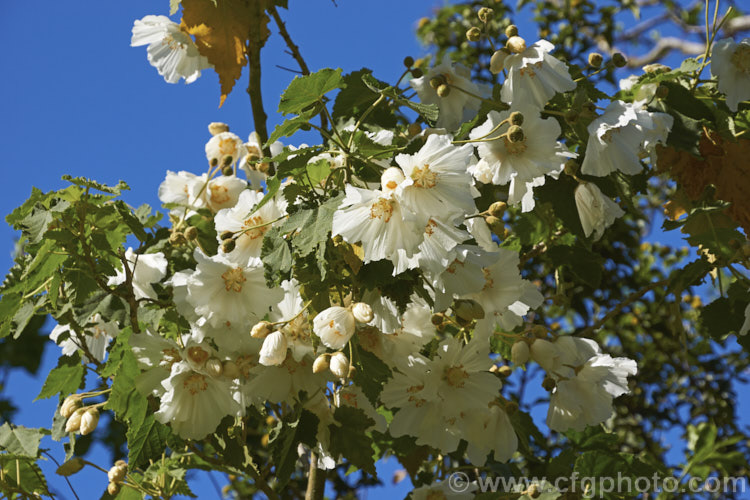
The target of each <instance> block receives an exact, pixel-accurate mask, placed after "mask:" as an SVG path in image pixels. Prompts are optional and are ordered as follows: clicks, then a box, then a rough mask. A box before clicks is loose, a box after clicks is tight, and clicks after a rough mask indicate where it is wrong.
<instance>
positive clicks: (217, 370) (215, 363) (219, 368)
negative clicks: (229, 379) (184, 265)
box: [204, 358, 224, 377]
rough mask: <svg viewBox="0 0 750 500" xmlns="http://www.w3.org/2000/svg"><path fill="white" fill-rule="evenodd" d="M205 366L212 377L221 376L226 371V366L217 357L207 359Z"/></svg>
mask: <svg viewBox="0 0 750 500" xmlns="http://www.w3.org/2000/svg"><path fill="white" fill-rule="evenodd" d="M204 368H205V370H206V372H207V373H208V374H209V375H211V376H212V377H220V376H221V374H222V373H223V372H224V366H223V365H222V363H221V360H219V359H216V358H209V359H208V361H206V366H204Z"/></svg>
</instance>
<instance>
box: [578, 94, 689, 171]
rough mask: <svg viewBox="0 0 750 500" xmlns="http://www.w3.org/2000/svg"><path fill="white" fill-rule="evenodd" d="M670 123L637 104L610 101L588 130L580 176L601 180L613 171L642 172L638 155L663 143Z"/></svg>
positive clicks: (646, 152)
mask: <svg viewBox="0 0 750 500" xmlns="http://www.w3.org/2000/svg"><path fill="white" fill-rule="evenodd" d="M673 121H674V119H673V118H672V117H671V116H670V115H668V114H666V113H650V112H648V111H645V110H643V109H642V105H641V103H626V102H622V101H612V102H611V103H610V104H609V106H607V109H605V110H604V114H603V115H602V116H600V117H599V118H597V119H596V120H594V121H592V122H591V124H590V125H589V126H588V131H589V141H588V144H587V145H586V156H585V157H584V159H583V164H582V165H581V173H583V174H586V175H595V176H598V177H602V176H605V175H608V174H610V173H612V172H614V171H616V170H619V171H621V172H623V173H626V174H629V175H634V174H637V173H638V172H640V171H641V170H642V168H643V166H642V165H641V161H640V158H641V154H646V155H647V154H648V153H649V152H650V151H651V150H652V149H653V147H654V146H655V145H656V143H657V142H665V141H666V139H667V135H668V134H669V129H670V128H671V127H672V122H673Z"/></svg>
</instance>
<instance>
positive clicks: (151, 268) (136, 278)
mask: <svg viewBox="0 0 750 500" xmlns="http://www.w3.org/2000/svg"><path fill="white" fill-rule="evenodd" d="M125 260H126V261H127V262H128V267H129V268H130V273H131V274H132V277H133V280H132V285H133V292H134V294H135V298H136V300H140V299H143V298H147V297H148V298H151V299H156V292H155V291H154V288H153V287H152V286H151V283H158V282H160V281H161V280H162V279H164V277H165V276H166V275H167V259H166V258H164V254H163V253H161V252H158V253H144V254H136V253H135V252H133V249H132V248H128V249H127V251H126V252H125ZM125 279H126V275H125V270H124V269H118V270H117V274H116V275H114V276H111V277H110V278H109V280H108V281H107V285H109V286H113V285H114V286H117V285H121V284H123V283H125Z"/></svg>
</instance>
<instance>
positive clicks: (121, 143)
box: [0, 0, 750, 498]
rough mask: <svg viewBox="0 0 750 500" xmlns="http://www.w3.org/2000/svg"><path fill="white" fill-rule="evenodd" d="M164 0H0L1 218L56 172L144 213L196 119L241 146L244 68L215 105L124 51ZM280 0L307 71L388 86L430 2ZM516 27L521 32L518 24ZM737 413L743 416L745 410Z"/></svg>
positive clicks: (16, 391) (202, 90)
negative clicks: (111, 192) (120, 191)
mask: <svg viewBox="0 0 750 500" xmlns="http://www.w3.org/2000/svg"><path fill="white" fill-rule="evenodd" d="M168 3H169V2H168V1H167V0H158V1H154V0H149V1H146V0H128V1H126V2H111V1H106V2H105V1H102V0H96V1H94V0H76V1H67V2H24V1H4V2H2V3H0V44H1V45H2V46H3V47H5V50H4V60H3V63H4V64H3V66H4V71H3V73H4V74H3V78H2V79H0V113H1V116H2V118H3V120H2V124H1V125H0V127H1V132H2V133H0V146H2V151H3V161H2V167H0V168H2V174H3V182H2V183H0V214H2V215H3V217H4V216H5V215H6V214H8V213H9V212H10V211H11V210H12V209H13V208H15V207H16V206H18V205H19V204H21V203H22V202H23V201H24V200H25V199H26V198H27V197H28V195H29V193H30V191H31V186H32V185H33V186H36V187H38V188H40V189H42V190H43V191H48V190H52V189H57V188H60V187H62V186H63V185H64V183H63V182H62V181H61V180H60V177H61V176H62V175H63V174H72V175H77V176H85V177H90V178H94V179H97V180H99V181H102V182H106V183H114V182H116V181H117V180H120V179H122V180H125V181H126V182H128V183H129V184H130V186H131V187H132V191H131V192H128V193H126V194H125V199H126V201H128V202H129V203H130V204H131V205H134V206H137V205H140V204H142V203H149V204H151V205H152V206H158V198H157V195H156V193H157V188H158V186H159V183H160V182H161V181H162V180H163V178H164V175H165V171H166V170H167V169H170V170H189V171H193V172H195V173H200V172H201V171H202V170H203V169H204V168H205V165H206V161H205V156H204V149H203V148H204V145H205V142H206V140H207V139H208V138H209V134H208V131H207V128H206V126H207V124H208V123H209V122H212V121H221V122H226V123H228V124H229V125H230V127H231V129H232V131H234V132H236V133H237V134H238V135H240V136H241V137H243V138H244V137H246V136H247V135H248V134H249V132H251V131H252V130H253V127H252V119H251V110H250V103H249V99H248V98H247V94H246V93H245V92H244V89H245V88H246V86H247V83H246V77H247V75H246V74H244V75H243V78H242V79H241V80H240V81H239V82H238V84H237V87H236V89H235V92H234V93H233V94H231V95H230V96H229V98H228V99H227V101H226V103H225V104H224V106H223V107H222V108H221V109H219V108H218V102H219V87H218V80H217V77H216V76H215V74H213V73H212V72H211V71H206V72H205V73H204V75H203V76H202V77H201V78H199V79H198V81H197V82H195V83H193V84H191V85H184V84H177V85H170V84H167V83H165V82H164V80H163V79H162V78H161V77H160V76H159V75H158V73H157V72H156V70H155V69H154V68H152V67H151V66H150V65H149V64H148V62H147V60H146V50H145V47H137V48H131V47H130V46H129V45H130V30H131V27H132V24H133V21H134V20H135V19H140V18H142V17H143V16H145V15H148V14H165V15H166V14H168ZM289 3H290V4H291V7H292V9H291V11H289V12H286V11H283V10H282V11H281V13H282V16H283V17H284V18H285V19H286V20H287V25H288V28H289V31H290V32H291V34H292V36H293V38H294V39H295V41H296V42H297V44H298V45H299V46H300V47H301V51H302V53H303V55H304V57H305V59H306V60H307V62H308V65H309V66H310V68H311V69H313V70H316V69H320V68H323V67H334V68H335V67H342V68H343V69H344V71H345V72H348V71H353V70H357V69H360V68H362V67H369V68H371V69H373V70H374V72H375V75H376V76H377V77H379V78H381V79H383V80H386V81H393V80H395V79H396V78H397V77H398V75H399V74H400V72H401V71H402V69H403V67H402V65H401V61H402V59H403V58H404V56H407V55H411V56H413V57H415V58H416V57H419V56H421V55H424V54H425V53H426V52H425V49H424V48H422V47H421V46H420V45H419V44H418V42H417V40H416V37H415V35H414V31H415V26H416V22H417V20H418V19H419V18H421V17H423V16H428V15H429V14H430V12H431V9H432V7H433V6H434V5H437V4H439V3H441V2H439V0H409V1H405V0H378V1H374V2H373V1H362V0H338V2H337V3H338V7H336V6H334V4H333V2H331V1H330V0H289ZM518 21H522V19H517V22H518ZM519 24H521V25H522V28H523V25H524V24H525V23H521V22H519ZM270 26H271V31H272V33H273V35H272V37H271V39H270V40H269V42H268V44H267V46H266V48H265V49H264V51H263V64H264V66H263V82H264V86H263V89H262V90H263V95H264V98H265V102H266V111H267V112H268V113H269V129H272V128H273V126H274V125H275V124H276V123H278V122H279V121H280V120H279V116H278V115H277V114H276V113H275V110H276V106H277V104H278V98H279V95H280V93H281V92H282V91H283V89H284V88H285V87H286V85H287V84H288V83H289V81H290V80H291V78H292V77H293V75H292V74H291V73H289V72H288V71H285V70H282V69H279V68H277V67H276V66H275V64H280V65H282V66H287V67H295V64H294V61H293V60H292V59H291V57H289V56H288V55H286V54H285V53H284V52H283V50H284V45H283V41H282V40H281V38H280V37H279V36H278V35H277V30H276V28H275V26H274V25H273V23H272V24H271V25H270ZM622 76H623V77H624V76H625V75H624V74H623V75H622ZM296 142H297V141H293V143H296ZM15 236H16V235H15V233H14V231H12V230H11V229H10V228H9V227H8V226H7V225H6V224H5V223H4V222H3V223H0V272H2V273H4V272H5V271H6V270H7V269H8V268H9V267H10V265H11V262H12V261H11V257H10V254H11V252H12V249H13V240H14V238H15ZM659 237H660V235H655V237H654V238H653V239H658V238H659ZM58 353H59V351H58V350H57V348H56V347H55V346H54V345H51V344H50V345H49V346H48V349H47V350H46V352H45V357H44V363H43V367H42V369H41V373H40V377H37V378H31V377H28V376H27V375H26V374H24V373H23V372H20V371H16V372H14V373H13V375H12V376H11V377H10V382H11V384H10V387H8V388H7V389H8V390H9V391H10V393H11V394H13V396H14V399H15V403H16V405H17V406H19V407H20V408H21V410H20V411H19V413H18V415H17V418H16V423H19V424H22V425H26V426H31V427H40V426H41V427H49V426H50V424H51V418H52V414H53V412H54V409H55V402H54V401H52V400H46V401H43V402H37V403H35V404H34V405H31V400H32V399H33V398H34V396H35V395H36V394H37V393H38V391H39V388H40V387H41V384H42V382H43V380H44V378H45V376H46V371H47V370H49V369H50V368H51V367H52V366H54V364H55V362H56V359H57V356H58ZM744 404H745V405H746V403H744ZM741 410H742V409H741ZM742 411H744V413H745V414H750V409H749V408H747V406H745V407H744V410H742ZM536 416H539V417H540V419H543V418H544V415H543V414H542V415H536V414H535V417H536ZM43 444H44V445H47V446H49V447H51V448H52V449H53V453H54V454H55V456H56V457H57V458H60V457H61V451H60V450H61V448H60V445H59V443H52V442H51V441H49V440H46V441H44V442H43ZM96 456H97V457H100V458H101V460H96V461H98V462H100V463H101V464H102V465H104V466H105V468H106V467H108V464H107V463H106V461H107V460H108V457H106V455H104V456H103V455H102V453H101V451H100V452H99V453H96ZM675 458H676V457H675ZM397 468H398V466H397V464H396V463H395V460H394V459H391V461H390V462H389V463H388V464H386V465H384V466H381V467H380V471H381V475H382V479H383V481H384V483H385V484H386V485H387V486H389V488H392V487H391V486H390V474H391V472H392V471H393V470H395V469H397ZM44 469H45V473H46V474H47V477H48V479H49V480H50V483H51V485H52V487H53V491H55V492H56V493H57V492H59V493H60V496H59V498H72V495H71V494H70V491H69V490H68V489H67V486H66V485H65V483H64V482H63V481H62V480H61V478H59V477H58V476H55V475H54V466H47V467H44ZM89 470H90V469H87V472H83V473H80V474H79V475H76V476H73V477H71V482H72V483H73V484H74V486H75V488H76V490H77V491H78V493H79V495H81V498H93V497H98V495H99V494H100V493H101V491H102V490H103V489H104V488H106V478H105V477H104V475H103V474H102V473H100V472H96V471H92V472H88V471H89ZM220 482H221V480H220ZM406 483H408V481H406V482H405V483H402V484H401V485H399V487H397V488H395V489H389V490H388V491H387V492H385V491H384V490H380V491H372V492H371V493H370V494H369V497H370V498H399V497H403V496H404V495H405V494H406V492H408V491H409V489H410V487H409V486H408V484H406ZM193 486H195V491H196V493H198V494H199V495H200V497H201V498H214V497H216V493H215V490H214V489H213V486H211V484H210V483H209V482H207V481H206V480H205V478H204V479H203V480H202V481H201V483H200V484H194V485H193Z"/></svg>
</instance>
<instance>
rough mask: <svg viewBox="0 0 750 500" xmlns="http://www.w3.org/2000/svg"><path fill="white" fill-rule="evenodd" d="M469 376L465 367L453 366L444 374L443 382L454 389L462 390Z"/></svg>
mask: <svg viewBox="0 0 750 500" xmlns="http://www.w3.org/2000/svg"><path fill="white" fill-rule="evenodd" d="M467 378H469V374H468V373H466V370H464V365H458V366H451V367H449V368H446V369H445V371H444V372H443V380H445V381H446V382H448V384H449V385H452V386H453V387H457V388H459V389H460V388H462V387H463V386H464V383H465V382H466V379H467Z"/></svg>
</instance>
